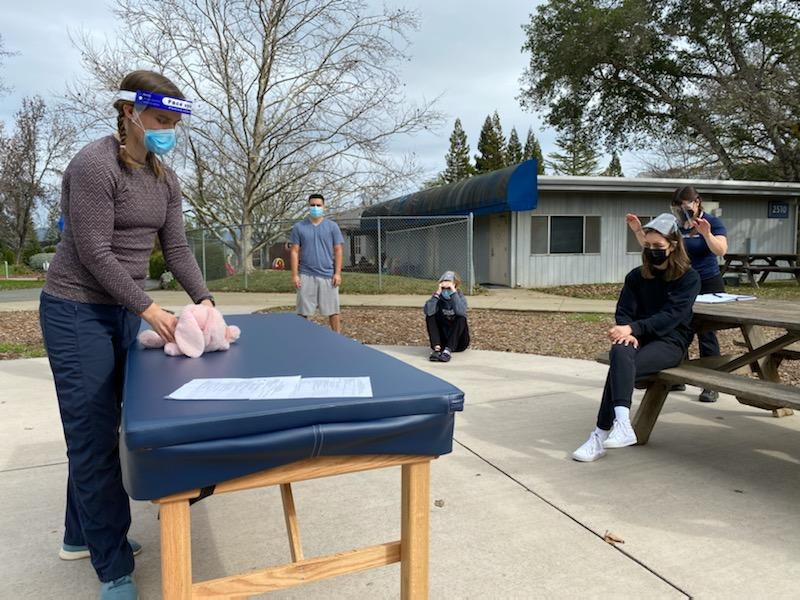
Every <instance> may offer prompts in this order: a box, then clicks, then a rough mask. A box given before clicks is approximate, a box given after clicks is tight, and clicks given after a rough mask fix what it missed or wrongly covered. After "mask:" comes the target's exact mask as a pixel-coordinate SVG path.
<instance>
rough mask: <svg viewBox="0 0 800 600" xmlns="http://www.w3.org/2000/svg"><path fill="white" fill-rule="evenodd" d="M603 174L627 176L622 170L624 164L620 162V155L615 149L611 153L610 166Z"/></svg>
mask: <svg viewBox="0 0 800 600" xmlns="http://www.w3.org/2000/svg"><path fill="white" fill-rule="evenodd" d="M602 174H603V176H605V177H625V174H624V173H623V172H622V164H621V163H620V162H619V155H618V154H617V151H616V150H614V152H613V154H612V155H611V162H610V163H608V167H606V170H605V171H603V173H602Z"/></svg>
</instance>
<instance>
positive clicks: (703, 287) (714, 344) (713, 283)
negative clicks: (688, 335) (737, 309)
mask: <svg viewBox="0 0 800 600" xmlns="http://www.w3.org/2000/svg"><path fill="white" fill-rule="evenodd" d="M724 291H725V282H724V281H722V275H715V276H714V277H709V278H708V279H702V280H700V293H701V294H717V293H720V292H724ZM697 344H698V346H700V356H719V340H717V332H716V331H707V332H705V333H698V334H697Z"/></svg>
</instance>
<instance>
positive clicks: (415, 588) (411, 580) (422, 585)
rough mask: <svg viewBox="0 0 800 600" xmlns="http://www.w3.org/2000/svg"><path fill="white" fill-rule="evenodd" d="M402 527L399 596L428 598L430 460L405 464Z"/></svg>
mask: <svg viewBox="0 0 800 600" xmlns="http://www.w3.org/2000/svg"><path fill="white" fill-rule="evenodd" d="M402 470H403V473H402V491H401V494H402V509H401V510H402V516H401V526H400V597H401V598H402V600H426V599H427V598H428V514H429V508H430V507H429V506H428V504H429V502H430V461H426V462H422V463H415V464H409V465H403V467H402Z"/></svg>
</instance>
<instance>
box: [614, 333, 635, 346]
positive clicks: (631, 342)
mask: <svg viewBox="0 0 800 600" xmlns="http://www.w3.org/2000/svg"><path fill="white" fill-rule="evenodd" d="M614 343H615V344H624V345H625V346H633V347H634V348H638V347H639V340H637V339H636V338H635V337H633V336H632V335H626V336H624V337H621V338H618V339H616V340H614Z"/></svg>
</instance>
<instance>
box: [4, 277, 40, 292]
mask: <svg viewBox="0 0 800 600" xmlns="http://www.w3.org/2000/svg"><path fill="white" fill-rule="evenodd" d="M43 285H44V279H0V291H4V290H24V289H29V288H40V287H42V286H43Z"/></svg>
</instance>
